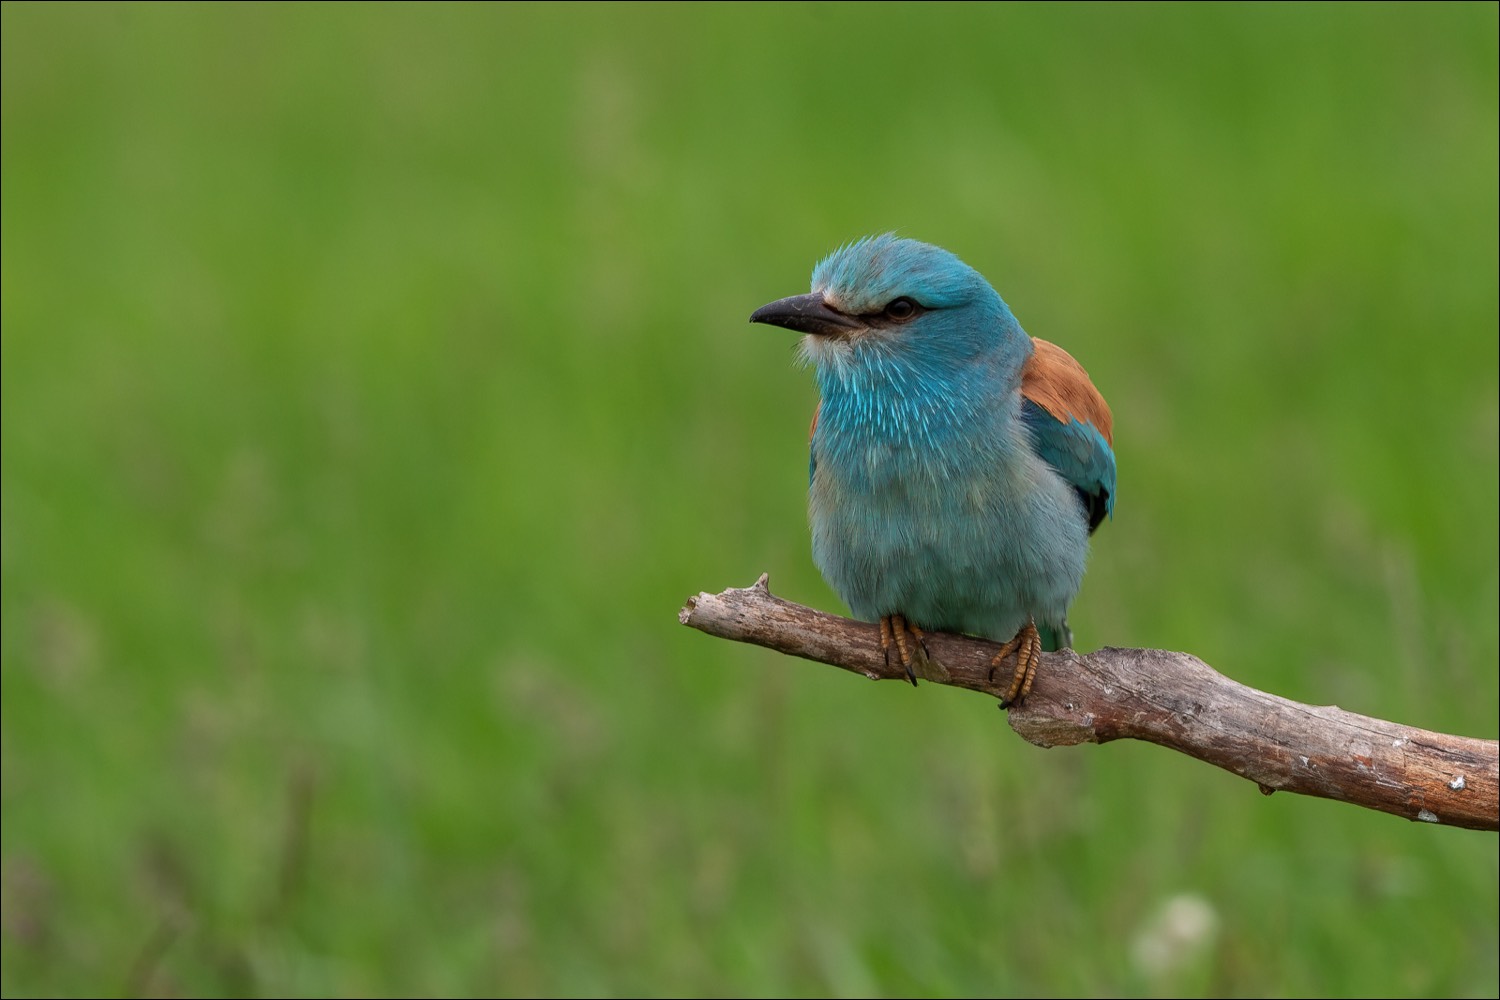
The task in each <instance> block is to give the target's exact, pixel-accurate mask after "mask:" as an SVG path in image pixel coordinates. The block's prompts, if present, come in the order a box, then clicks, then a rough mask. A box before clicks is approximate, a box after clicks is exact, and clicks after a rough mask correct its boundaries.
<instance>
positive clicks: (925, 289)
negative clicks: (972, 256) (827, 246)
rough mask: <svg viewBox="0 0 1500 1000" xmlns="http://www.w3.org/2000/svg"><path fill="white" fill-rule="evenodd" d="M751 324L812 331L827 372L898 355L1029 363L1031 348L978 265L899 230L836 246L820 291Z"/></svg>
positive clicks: (819, 272)
mask: <svg viewBox="0 0 1500 1000" xmlns="http://www.w3.org/2000/svg"><path fill="white" fill-rule="evenodd" d="M750 322H752V323H767V324H769V325H771V326H779V327H784V328H785V329H788V330H795V331H797V332H799V333H804V334H806V335H807V336H806V337H805V338H803V343H802V347H803V351H804V353H805V354H806V356H807V357H808V358H809V359H810V360H811V361H812V362H813V363H815V364H816V365H817V366H818V367H819V368H820V369H824V368H829V369H847V368H848V367H850V366H856V367H857V366H860V365H861V363H862V362H867V361H874V362H879V363H887V362H890V361H894V360H898V359H904V360H908V361H912V362H915V363H920V364H923V365H938V366H943V365H946V364H953V365H958V364H963V363H966V362H968V361H971V360H972V359H974V358H975V357H976V356H979V355H985V354H996V353H1001V354H1003V353H1011V354H1014V355H1015V357H1014V364H1015V365H1016V366H1019V365H1020V363H1021V362H1022V361H1023V360H1024V359H1025V353H1026V351H1027V349H1028V348H1029V346H1030V340H1029V338H1027V337H1026V335H1025V334H1024V333H1022V332H1021V328H1020V326H1019V325H1018V324H1017V323H1016V321H1015V317H1013V316H1012V315H1011V312H1010V309H1009V308H1007V307H1006V305H1005V303H1004V301H1002V300H1001V298H1000V296H999V294H998V293H996V291H995V290H994V289H993V288H991V287H990V284H989V282H987V281H985V280H984V277H983V276H982V275H981V274H980V273H979V272H978V271H976V270H974V269H973V268H972V267H970V266H969V265H967V264H965V263H964V262H963V261H961V260H959V259H958V258H957V257H955V256H954V255H953V254H951V253H949V252H948V251H947V250H944V249H942V248H941V247H935V246H932V245H930V244H927V243H920V242H918V241H917V240H908V239H901V238H898V237H896V236H894V235H892V234H889V233H887V234H885V235H882V236H869V237H866V238H865V239H862V240H858V241H856V242H854V243H850V244H848V245H846V246H843V247H840V248H839V249H838V250H835V251H834V252H833V253H831V254H829V255H828V256H827V257H825V258H824V259H823V260H822V261H821V262H819V264H818V266H817V267H815V268H813V275H812V291H811V292H810V293H808V294H806V295H793V296H791V297H789V298H785V299H779V300H777V301H775V302H772V303H769V304H767V305H764V306H761V307H760V308H759V309H757V310H755V312H754V313H752V314H751V316H750ZM1007 347H1010V348H1013V349H1012V350H1011V351H1008V352H1007V351H1006V348H1007Z"/></svg>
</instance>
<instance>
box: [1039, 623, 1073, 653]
mask: <svg viewBox="0 0 1500 1000" xmlns="http://www.w3.org/2000/svg"><path fill="white" fill-rule="evenodd" d="M1036 630H1037V632H1038V633H1040V635H1041V637H1042V649H1043V650H1044V651H1045V652H1048V653H1055V652H1057V651H1058V650H1059V649H1072V648H1073V630H1072V629H1070V628H1068V620H1067V619H1066V618H1064V619H1063V620H1062V623H1061V624H1060V625H1044V624H1042V623H1041V622H1037V626H1036Z"/></svg>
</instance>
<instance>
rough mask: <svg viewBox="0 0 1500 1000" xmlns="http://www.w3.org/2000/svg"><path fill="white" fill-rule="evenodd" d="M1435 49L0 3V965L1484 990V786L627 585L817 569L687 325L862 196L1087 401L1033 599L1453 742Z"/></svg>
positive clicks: (82, 985)
mask: <svg viewBox="0 0 1500 1000" xmlns="http://www.w3.org/2000/svg"><path fill="white" fill-rule="evenodd" d="M1496 37H1497V17H1496V6H1495V5H1493V4H1472V5H1463V6H1441V5H1436V4H1421V5H1413V6H1357V5H1345V4H1338V5H1331V6H1302V5H1276V6H1208V5H1205V6H1196V5H1195V6H1148V5H1139V4H1130V5H1121V6H1100V7H1095V6H1051V5H1048V6H1012V5H1003V6H936V5H927V4H923V5H919V6H902V5H895V4H880V5H869V6H865V5H851V6H842V5H840V6H825V5H816V6H772V5H767V4H756V5H746V6H685V5H666V6H645V7H641V6H624V5H608V6H595V7H590V6H583V5H558V6H467V5H465V6H441V5H422V6H357V5H339V6H303V5H293V6H258V5H254V6H238V5H235V6H204V7H195V6H188V5H181V4H171V5H159V6H157V5H151V6H134V5H109V6H52V5H32V4H14V3H7V4H6V5H5V6H4V23H3V46H4V49H3V73H4V80H3V155H4V170H3V184H4V210H3V219H0V225H3V299H0V306H3V329H4V336H3V365H0V373H3V422H0V427H3V462H4V469H3V588H0V593H3V613H4V628H3V673H0V678H3V730H0V732H3V804H4V822H3V853H4V859H3V865H4V867H3V876H4V878H3V904H4V905H3V917H4V924H3V962H0V985H3V992H4V993H5V995H7V996H21V995H43V994H58V995H64V994H72V995H83V994H93V993H95V992H98V991H102V992H104V993H105V994H110V993H114V994H125V995H135V994H161V995H173V994H198V993H206V994H213V995H283V994H293V995H317V994H325V995H326V994H337V995H392V994H403V993H417V994H429V995H438V994H449V993H451V994H461V995H483V994H503V995H530V994H543V995H557V994H597V995H679V996H696V995H710V996H716V995H756V994H772V995H829V996H840V995H841V996H866V995H902V994H920V995H965V994H977V995H1031V994H1042V995H1052V994H1100V995H1168V994H1214V995H1244V996H1297V995H1308V994H1312V995H1334V996H1366V995H1401V994H1405V995H1423V996H1427V995H1472V996H1483V995H1490V996H1493V995H1495V993H1496V991H1497V988H1500V987H1497V959H1496V948H1497V946H1496V939H1497V923H1500V921H1497V851H1496V839H1495V837H1494V836H1493V835H1488V834H1479V833H1475V832H1469V831H1461V830H1452V829H1440V828H1433V827H1428V826H1422V825H1418V824H1413V823H1407V822H1403V821H1401V820H1399V819H1396V818H1392V817H1389V816H1384V815H1380V814H1376V813H1370V812H1365V811H1362V810H1358V809H1354V808H1351V807H1349V806H1345V805H1341V804H1337V803H1332V802H1326V801H1321V800H1315V799H1308V798H1300V797H1296V796H1289V795H1277V796H1275V797H1273V798H1270V799H1267V798H1264V797H1262V796H1261V795H1259V794H1257V793H1256V791H1255V788H1254V786H1253V785H1250V784H1248V783H1246V782H1244V781H1242V780H1240V779H1237V778H1234V777H1232V776H1230V775H1228V774H1225V773H1223V772H1220V771H1217V770H1214V769H1212V768H1209V767H1205V766H1203V765H1201V764H1197V763H1194V762H1191V761H1188V760H1187V759H1185V758H1180V757H1177V756H1175V755H1173V754H1170V753H1167V752H1165V751H1162V750H1158V749H1156V748H1152V747H1146V746H1142V745H1135V744H1123V743H1122V744H1112V745H1109V746H1106V747H1102V748H1100V747H1082V748H1074V749H1069V750H1054V751H1049V752H1043V751H1040V750H1037V749H1035V748H1033V747H1031V746H1029V745H1027V744H1025V743H1023V742H1022V741H1020V740H1019V739H1018V738H1017V737H1015V735H1014V734H1013V733H1011V732H1010V731H1009V729H1008V728H1007V727H1006V726H1005V724H1004V717H1003V716H1002V715H1001V714H1000V713H998V712H997V711H996V710H995V707H994V705H993V704H992V703H989V702H986V701H985V700H983V699H980V698H976V697H974V696H973V695H967V694H963V693H960V692H955V691H949V690H944V689H940V688H937V687H934V686H931V685H926V686H923V687H922V688H921V689H919V690H915V691H913V690H912V689H910V688H908V687H904V686H901V685H897V684H888V685H872V684H868V683H865V682H863V681H861V680H859V679H858V678H855V677H851V676H849V675H846V674H842V673H840V672H838V671H835V670H831V669H829V668H827V667H822V666H815V665H810V664H807V663H804V662H801V661H795V660H789V659H785V658H781V657H778V656H776V655H774V654H772V653H769V652H767V651H764V650H760V649H753V648H749V647H739V646H735V645H733V644H730V643H726V642H722V641H718V640H713V639H710V638H707V637H705V636H703V635H700V634H698V633H696V632H692V631H689V630H687V629H684V628H682V627H681V626H679V625H678V623H677V618H676V613H677V610H678V608H679V607H680V606H681V605H682V603H683V602H684V600H685V599H686V598H687V597H688V596H689V595H690V594H693V593H696V592H697V591H699V590H719V589H721V588H723V587H727V586H745V585H748V584H749V583H751V582H752V581H753V580H754V579H755V577H756V576H757V575H758V574H759V573H760V572H761V571H763V570H766V571H770V573H771V582H772V587H773V589H774V590H775V591H776V592H778V593H780V594H782V595H784V596H787V597H789V598H792V599H794V600H799V601H803V602H805V603H810V604H814V605H817V606H820V607H826V608H831V609H837V610H842V608H841V606H840V605H839V603H838V601H837V599H836V598H835V597H834V596H833V595H832V594H831V593H830V591H829V590H828V589H827V587H826V586H825V585H824V584H823V583H822V581H821V580H820V579H819V578H818V575H817V572H816V570H815V569H814V568H813V566H812V565H811V561H810V558H809V555H808V541H807V529H806V522H805V512H804V500H805V489H806V475H807V464H806V451H805V448H806V430H807V423H808V418H809V415H810V412H811V408H812V405H813V402H814V390H813V387H812V382H811V376H810V374H809V373H807V372H806V371H799V370H797V369H796V368H795V366H794V358H795V354H794V343H793V338H792V336H791V335H789V334H786V333H784V332H781V331H776V330H772V329H764V328H759V327H756V328H752V327H750V326H748V325H747V324H746V318H747V316H748V315H749V313H750V312H751V310H752V309H754V308H755V307H756V306H759V305H761V304H762V303H764V302H766V301H769V300H771V299H773V298H778V297H780V296H783V295H788V294H793V293H797V292H801V291H805V290H806V287H807V276H808V273H809V271H810V269H811V267H812V265H813V263H814V262H815V261H816V259H817V258H818V257H820V256H821V255H822V254H824V253H826V252H827V251H829V250H831V249H832V248H833V247H835V246H836V245H838V244H839V243H842V242H844V241H846V240H848V239H850V238H853V237H857V236H860V235H863V234H866V233H872V232H879V231H884V230H888V229H897V230H899V231H901V232H902V233H903V234H905V235H910V236H915V237H918V238H921V239H925V240H928V241H931V242H935V243H939V244H942V245H944V246H946V247H948V248H950V249H952V250H954V251H955V252H956V253H958V254H959V255H960V256H961V257H963V258H964V259H966V260H967V261H968V262H969V263H971V264H973V265H974V266H975V267H977V268H978V269H979V270H980V271H982V272H983V273H985V274H986V275H987V276H989V277H990V279H991V280H992V281H993V282H994V283H995V285H996V287H998V288H999V289H1000V290H1001V292H1002V294H1003V295H1005V297H1006V299H1007V300H1008V301H1009V302H1010V304H1011V306H1012V307H1013V308H1014V310H1015V311H1016V313H1017V315H1018V316H1019V317H1020V319H1021V321H1022V323H1023V324H1024V325H1025V326H1026V327H1027V329H1028V331H1029V332H1031V333H1034V334H1037V335H1039V336H1043V337H1046V338H1048V339H1052V340H1055V341H1057V342H1058V343H1061V344H1063V345H1064V346H1065V347H1067V348H1068V349H1069V350H1070V351H1072V352H1073V353H1074V354H1075V355H1077V357H1078V358H1080V359H1081V360H1082V361H1083V363H1084V364H1085V365H1086V366H1087V367H1088V369H1089V371H1090V373H1091V374H1092V375H1093V377H1094V380H1095V381H1096V383H1097V384H1098V385H1099V386H1100V388H1101V389H1102V390H1103V392H1104V393H1105V395H1106V396H1107V397H1108V398H1109V399H1110V401H1111V403H1112V405H1113V408H1114V413H1115V418H1116V428H1117V438H1116V445H1117V449H1118V456H1119V466H1120V490H1119V504H1118V506H1117V508H1116V516H1115V518H1114V520H1113V522H1111V523H1109V524H1107V525H1106V526H1105V527H1104V529H1103V530H1102V531H1100V533H1099V535H1098V536H1097V539H1096V544H1095V547H1094V555H1093V557H1092V563H1091V568H1090V573H1089V576H1088V578H1087V581H1086V583H1085V587H1084V591H1083V593H1082V594H1081V596H1080V598H1079V600H1078V603H1077V605H1076V606H1075V608H1074V611H1073V614H1072V619H1073V622H1074V626H1075V628H1076V630H1077V638H1078V645H1079V647H1080V648H1084V649H1088V648H1094V647H1097V646H1100V645H1106V644H1108V645H1131V646H1160V647H1169V648H1172V649H1183V650H1189V651H1192V652H1194V653H1196V654H1198V655H1199V656H1201V657H1203V658H1204V659H1205V660H1207V661H1208V662H1209V663H1211V664H1213V665H1214V666H1216V667H1217V668H1219V669H1220V670H1222V671H1223V672H1225V673H1227V674H1229V675H1230V676H1232V677H1234V678H1236V679H1238V680H1240V681H1243V682H1245V683H1248V684H1251V685H1254V686H1256V687H1260V688H1263V689H1267V690H1271V691H1274V692H1276V693H1279V694H1282V695H1285V696H1288V697H1291V698H1295V699H1299V700H1302V701H1307V702H1313V703H1318V704H1325V703H1337V704H1339V705H1341V706H1343V707H1345V708H1348V709H1351V710H1353V711H1357V712H1361V713H1364V714H1369V715H1375V716H1380V717H1384V718H1390V719H1394V720H1397V721H1401V722H1405V723H1409V724H1412V725H1416V726H1421V727H1426V728H1433V729H1440V730H1444V731H1450V732H1456V733H1462V734H1466V735H1472V736H1482V737H1487V738H1493V737H1495V736H1496V734H1497V708H1496V703H1497V667H1496V665H1497V659H1500V644H1497V612H1496V607H1497V602H1500V587H1497V545H1500V542H1497V533H1496V524H1497V501H1496V484H1497V476H1500V472H1497V450H1500V444H1497V410H1500V407H1497V365H1500V362H1497V324H1500V317H1497V296H1496V283H1497V279H1496V275H1497V253H1496V247H1497V204H1496V197H1497V196H1496V191H1497V164H1496V158H1497V153H1496V150H1497V127H1496V122H1497V77H1496V51H1497V42H1496Z"/></svg>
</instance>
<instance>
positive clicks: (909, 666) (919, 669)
mask: <svg viewBox="0 0 1500 1000" xmlns="http://www.w3.org/2000/svg"><path fill="white" fill-rule="evenodd" d="M926 638H927V636H926V633H924V632H923V631H922V630H921V629H920V628H918V627H917V626H916V625H914V624H912V623H911V622H909V621H907V620H906V619H905V618H903V617H902V616H901V615H886V616H885V617H884V618H881V619H880V649H881V652H883V653H884V654H885V662H886V665H887V666H890V665H891V653H892V651H893V650H894V651H895V654H896V657H897V661H898V662H899V663H900V664H901V666H902V668H904V669H905V670H906V679H907V680H909V681H911V684H912V687H916V686H917V678H918V677H921V678H922V679H923V680H929V681H933V682H935V683H938V684H946V683H947V682H948V681H949V680H951V677H950V675H949V674H948V668H947V667H945V666H943V665H942V664H941V663H939V662H938V661H937V660H934V659H933V658H932V656H931V655H930V654H928V652H927V642H926Z"/></svg>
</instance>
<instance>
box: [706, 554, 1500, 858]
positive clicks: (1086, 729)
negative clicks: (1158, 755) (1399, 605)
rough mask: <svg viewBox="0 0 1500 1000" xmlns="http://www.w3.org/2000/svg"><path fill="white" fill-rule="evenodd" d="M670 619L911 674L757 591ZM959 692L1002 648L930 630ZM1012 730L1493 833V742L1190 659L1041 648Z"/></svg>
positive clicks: (871, 672)
mask: <svg viewBox="0 0 1500 1000" xmlns="http://www.w3.org/2000/svg"><path fill="white" fill-rule="evenodd" d="M678 619H679V620H680V621H681V622H682V624H684V625H689V626H691V627H693V628H696V629H698V630H700V631H702V632H707V633H708V634H709V635H714V636H718V637H719V638H722V639H733V640H735V641H737V642H749V643H754V644H755V645H759V646H765V647H766V648H768V649H774V650H777V651H779V652H782V653H786V654H788V655H791V656H800V657H803V658H805V659H809V660H816V661H818V662H820V663H827V664H831V665H832V666H835V667H841V668H843V669H845V670H849V671H852V672H854V673H858V674H864V675H865V676H866V677H869V678H871V679H872V680H906V679H907V677H906V671H905V670H904V669H903V668H902V667H901V665H900V664H899V663H897V664H891V663H887V662H886V660H885V656H884V655H883V653H882V652H881V649H880V638H879V635H880V633H879V629H878V627H877V626H875V625H873V624H870V623H868V622H856V621H851V620H850V619H848V618H840V617H838V616H837V615H830V614H825V613H823V612H821V611H814V610H813V609H811V608H806V607H803V606H802V605H800V604H793V603H791V602H790V601H783V600H782V599H781V598H779V597H774V596H772V594H771V592H770V589H769V588H768V587H767V577H766V576H765V575H764V574H762V576H761V578H760V579H759V580H757V581H756V582H755V585H754V586H753V587H747V588H744V589H738V588H732V589H730V590H726V591H724V592H722V593H719V594H707V593H704V594H699V595H698V596H697V597H693V598H689V599H688V602H687V604H686V605H685V606H684V607H683V609H682V610H681V611H680V612H679V613H678ZM926 641H927V649H928V651H929V653H930V654H931V655H932V656H933V658H934V659H936V660H938V661H940V662H941V663H942V664H943V665H944V666H946V667H947V668H948V672H949V674H950V680H949V681H948V683H949V684H950V685H951V686H953V687H961V688H966V689H967V690H970V691H978V692H981V693H983V694H987V695H989V696H991V697H992V698H996V699H999V698H1000V697H1001V696H1002V695H1003V694H1004V684H1005V683H1006V682H1008V681H1009V680H1010V669H1009V665H1008V664H1007V666H1006V668H1004V669H1002V670H1000V671H997V673H996V677H997V678H998V681H999V683H997V681H996V680H995V679H992V678H991V676H990V660H991V658H992V657H993V656H994V654H995V652H996V651H997V650H998V649H999V644H998V643H994V642H989V641H986V640H983V639H975V638H971V637H968V636H958V635H948V634H944V633H928V634H927V640H926ZM1009 718H1010V725H1011V728H1012V729H1014V730H1015V731H1016V732H1018V733H1020V734H1021V737H1022V738H1023V739H1025V740H1026V741H1027V742H1029V743H1034V744H1035V745H1037V746H1039V747H1055V746H1068V745H1071V744H1074V743H1108V742H1109V741H1110V740H1118V739H1134V740H1145V741H1146V742H1148V743H1156V744H1158V745H1160V746H1164V747H1169V748H1170V749H1173V750H1176V751H1178V752H1180V753H1185V754H1187V755H1188V756H1190V757H1195V758H1197V759H1198V760H1201V761H1205V762H1207V763H1209V764H1213V765H1215V766H1216V767H1222V768H1223V769H1224V770H1226V771H1231V772H1233V773H1234V774H1237V775H1239V776H1240V777H1242V778H1248V779H1249V780H1251V781H1253V782H1255V783H1256V784H1258V785H1259V786H1260V790H1261V791H1262V792H1264V793H1265V794H1267V795H1270V794H1271V793H1272V792H1275V791H1278V790H1280V791H1288V792H1296V793H1298V794H1301V795H1316V796H1319V797H1321V798H1327V799H1338V800H1339V801H1342V802H1350V803H1353V804H1354V805H1358V806H1364V807H1365V808H1367V809H1376V810H1379V811H1380V812H1387V813H1392V814H1393V815H1396V816H1405V817H1406V818H1407V819H1410V820H1420V821H1423V822H1428V823H1443V824H1446V825H1449V826H1461V827H1467V828H1469V829H1474V830H1497V829H1500V806H1497V790H1500V742H1496V741H1495V740H1480V739H1472V738H1469V737H1465V736H1449V735H1446V734H1444V733H1433V732H1427V731H1426V730H1422V729H1413V728H1411V727H1410V726H1402V725H1398V724H1396V723H1394V722H1386V721H1384V720H1381V719H1371V718H1368V717H1366V716H1363V715H1355V714H1354V713H1353V712H1346V711H1344V710H1343V709H1340V708H1336V707H1334V706H1331V705H1329V706H1315V705H1303V704H1301V703H1299V702H1295V701H1289V700H1287V699H1286V698H1279V697H1277V696H1276V695H1273V694H1267V693H1266V692H1264V691H1257V690H1255V689H1254V688H1250V687H1246V686H1245V685H1243V684H1240V683H1237V682H1235V681H1232V680H1230V679H1229V678H1227V677H1225V676H1223V675H1222V674H1220V673H1218V672H1217V671H1215V670H1214V669H1213V668H1211V667H1209V666H1208V665H1207V664H1205V663H1204V662H1203V661H1202V660H1199V659H1198V658H1197V657H1193V656H1189V655H1188V654H1186V653H1172V652H1168V651H1166V650H1160V649H1115V648H1105V649H1101V650H1098V651H1097V652H1093V653H1089V654H1088V655H1086V656H1080V655H1079V654H1077V653H1074V652H1073V651H1071V650H1064V651H1062V652H1060V653H1046V654H1044V655H1043V657H1042V664H1041V667H1040V668H1039V669H1038V671H1037V677H1036V683H1035V685H1034V686H1033V687H1032V689H1031V693H1030V694H1029V695H1028V696H1027V697H1026V698H1025V699H1024V700H1023V701H1022V702H1021V703H1020V704H1018V705H1014V706H1012V707H1011V709H1010V715H1009Z"/></svg>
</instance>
